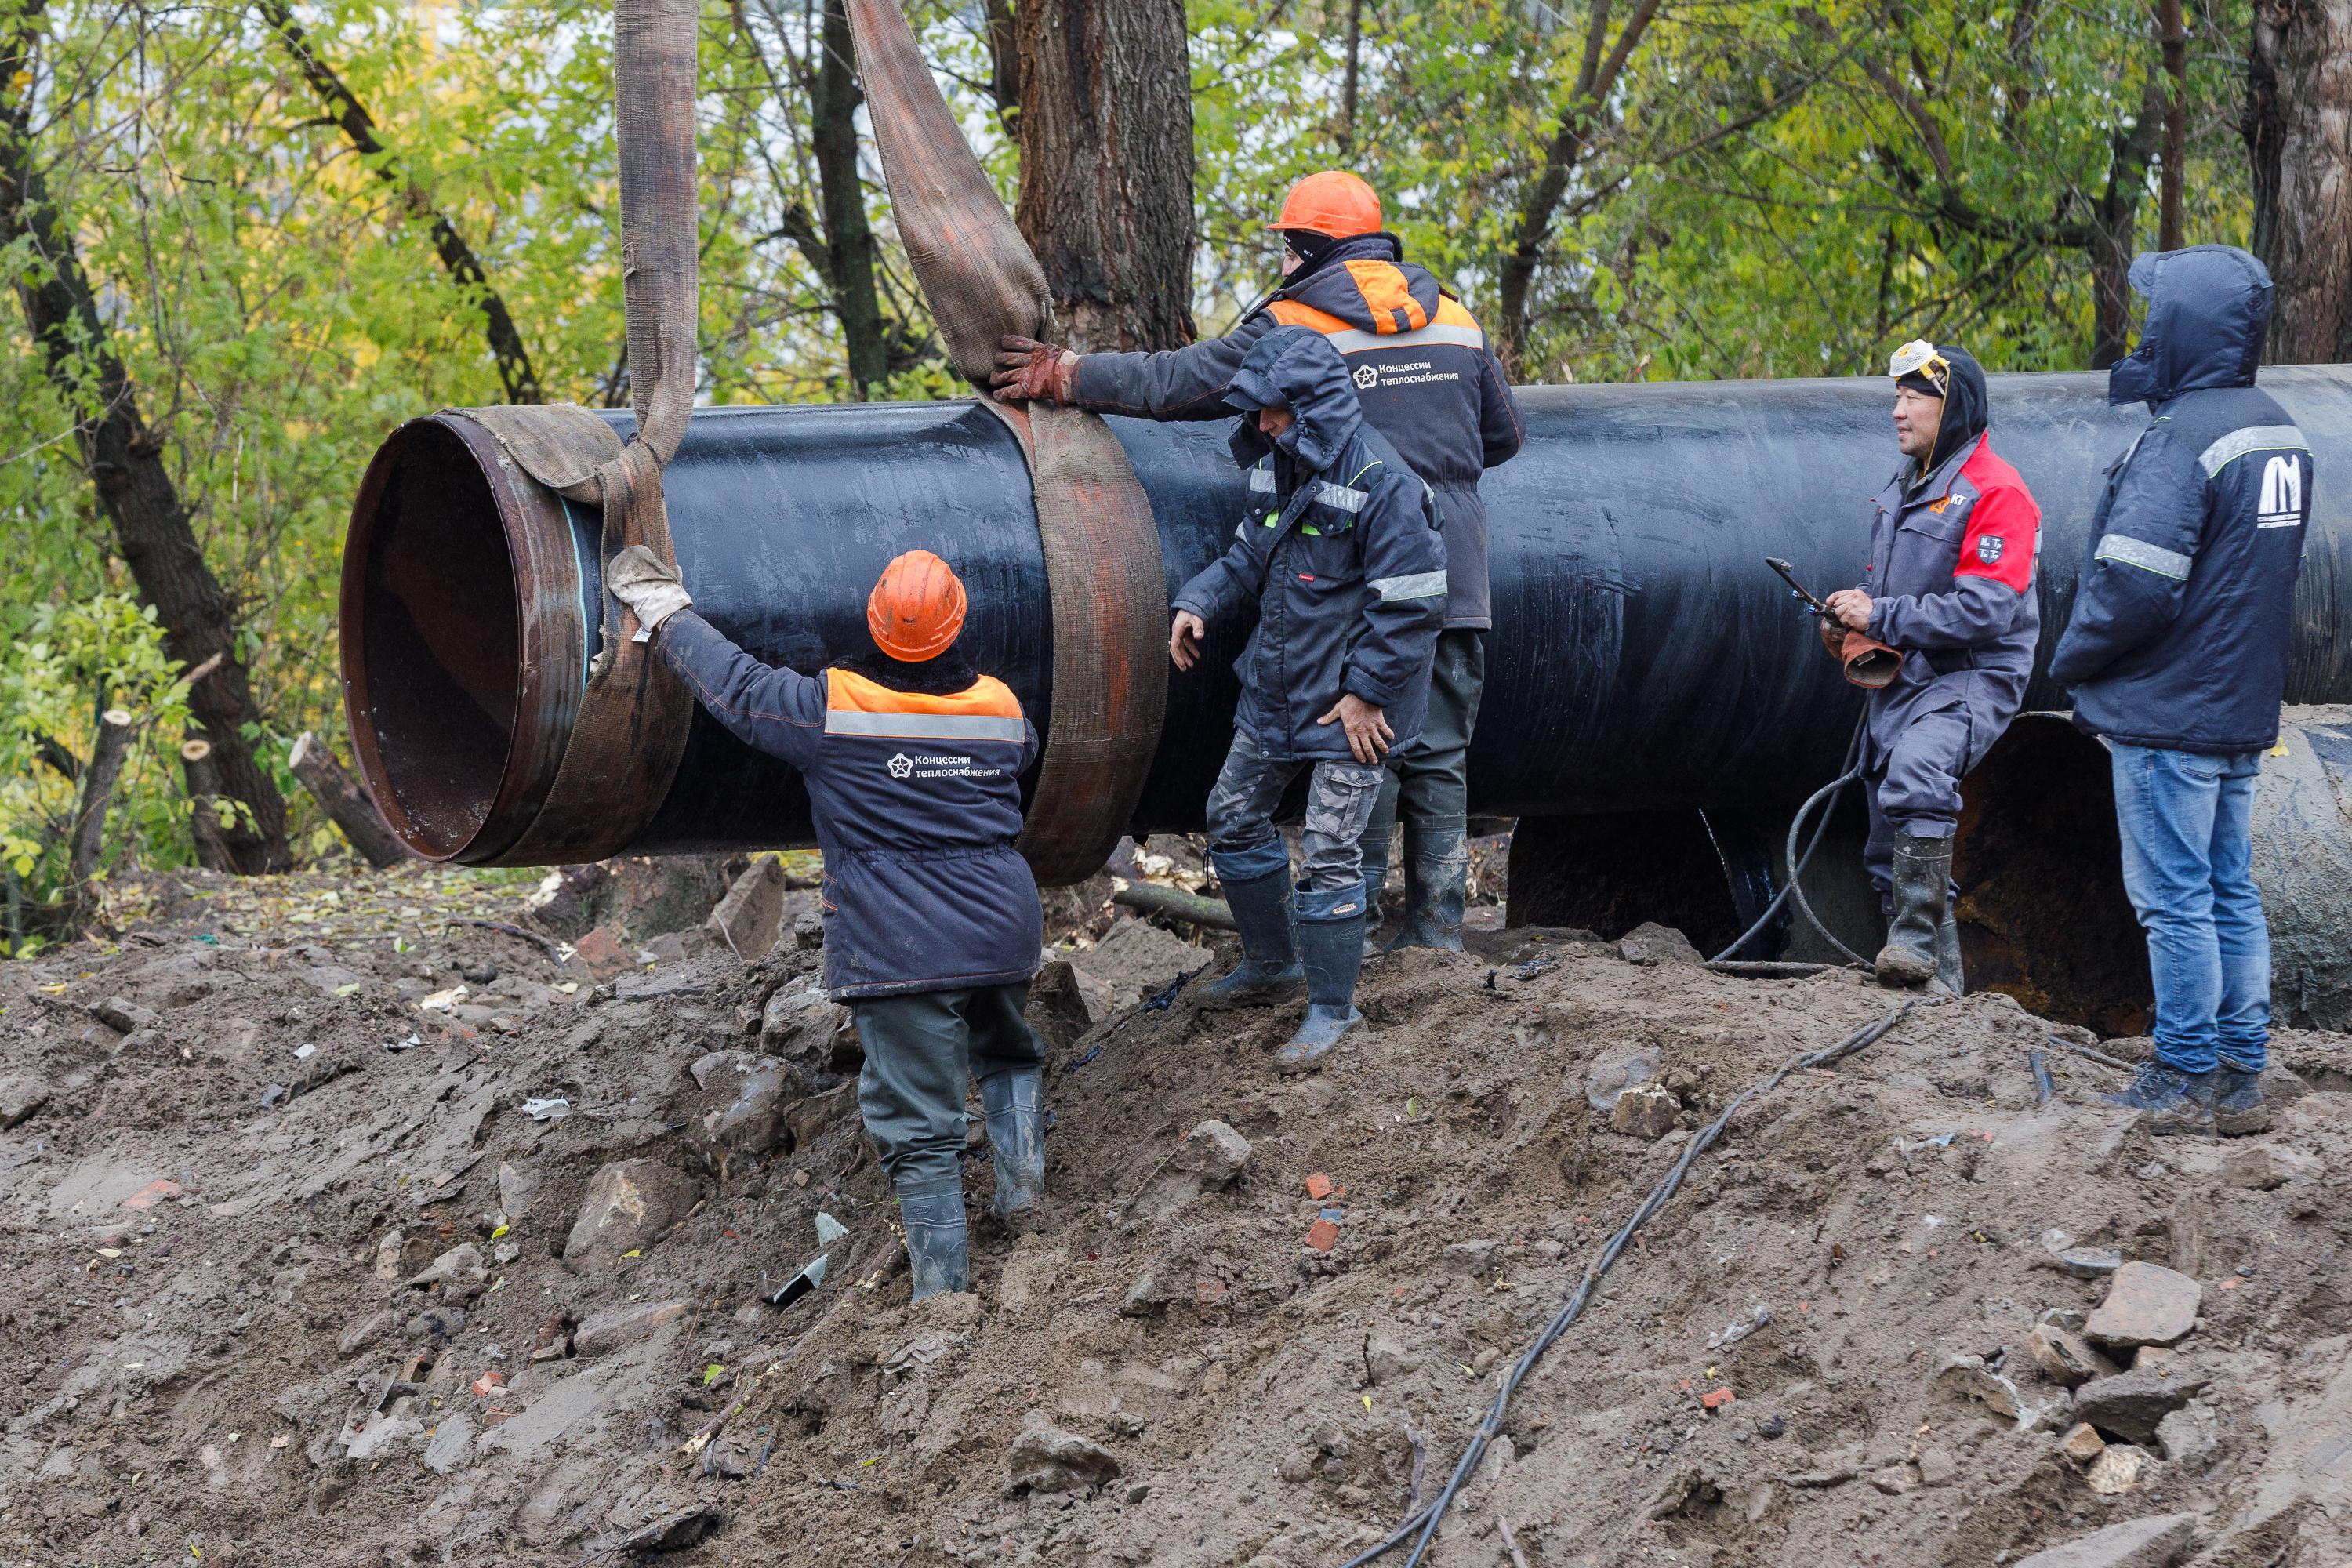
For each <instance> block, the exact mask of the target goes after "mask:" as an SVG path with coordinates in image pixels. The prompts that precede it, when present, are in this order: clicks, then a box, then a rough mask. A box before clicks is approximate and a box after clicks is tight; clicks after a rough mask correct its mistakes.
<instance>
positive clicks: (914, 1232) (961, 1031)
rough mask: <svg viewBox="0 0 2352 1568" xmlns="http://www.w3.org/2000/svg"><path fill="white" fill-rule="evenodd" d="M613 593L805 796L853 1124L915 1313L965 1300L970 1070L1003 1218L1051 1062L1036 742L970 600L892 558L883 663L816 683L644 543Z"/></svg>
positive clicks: (932, 565) (1022, 1172) (1019, 1203)
mask: <svg viewBox="0 0 2352 1568" xmlns="http://www.w3.org/2000/svg"><path fill="white" fill-rule="evenodd" d="M604 581H605V584H606V585H607V586H608V587H610V588H611V589H612V591H613V595H614V597H615V598H618V599H620V600H621V601H622V602H624V603H625V604H626V605H628V606H629V608H630V609H631V610H632V611H633V612H634V613H635V616H636V617H637V620H638V622H639V623H640V624H641V625H642V626H645V627H646V631H648V632H650V633H652V634H653V635H654V636H655V637H657V638H658V639H659V647H660V650H661V654H662V657H663V658H665V659H667V661H668V663H669V666H670V668H672V669H675V670H676V671H677V673H678V675H679V676H680V678H682V679H684V680H685V682H686V684H687V686H688V689H691V690H692V691H693V692H694V694H695V696H696V698H697V699H698V700H699V701H700V702H701V703H702V706H703V707H704V708H705V709H706V710H709V713H710V716H711V717H712V718H714V719H716V720H718V721H719V722H720V723H721V724H723V725H725V726H726V727H727V728H728V729H729V730H730V731H732V732H733V733H734V734H735V736H736V737H737V738H738V739H740V740H741V741H742V742H744V743H745V744H747V745H750V746H751V747H753V748H755V749H757V750H759V751H761V752H767V753H768V754H769V755H770V756H772V757H778V758H781V759H782V760H783V761H784V762H787V763H791V764H792V765H793V767H795V768H798V769H799V770H800V771H801V775H802V777H803V779H804V780H805V781H806V782H807V784H808V792H809V804H810V807H811V811H812V815H813V816H814V818H815V823H816V837H817V843H818V845H819V847H821V848H822V849H823V850H824V905H823V908H824V984H825V990H826V992H827V994H830V995H831V996H832V997H833V999H834V1000H835V1001H836V1002H845V1003H847V1004H848V1005H849V1009H850V1015H851V1016H852V1018H853V1019H854V1020H855V1022H856V1029H857V1038H858V1043H859V1044H860V1045H862V1046H864V1047H865V1048H866V1066H865V1069H864V1070H863V1072H861V1073H860V1075H859V1078H858V1086H857V1108H858V1110H860V1111H861V1112H862V1113H863V1114H864V1116H865V1119H866V1131H867V1133H868V1134H870V1135H871V1136H872V1137H873V1139H874V1142H875V1144H876V1145H877V1148H878V1149H879V1151H880V1153H881V1158H882V1164H883V1168H884V1169H886V1170H887V1171H888V1172H889V1173H890V1179H891V1182H892V1184H894V1185H895V1186H896V1187H897V1189H898V1211H899V1215H900V1218H901V1219H902V1220H903V1221H904V1223H905V1225H906V1227H907V1257H908V1262H909V1263H910V1264H911V1265H912V1272H913V1275H914V1296H915V1299H916V1300H922V1299H923V1298H924V1297H926V1296H930V1295H935V1294H937V1293H939V1292H940V1291H942V1290H962V1289H967V1288H968V1286H969V1284H970V1277H971V1274H970V1266H969V1261H968V1249H967V1247H966V1241H965V1231H964V1214H963V1175H962V1168H961V1153H962V1151H963V1146H964V1078H965V1074H966V1072H967V1070H969V1071H970V1073H971V1075H972V1076H973V1077H976V1078H978V1079H979V1080H980V1093H981V1103H982V1106H983V1108H984V1109H985V1110H986V1113H987V1123H988V1141H989V1144H990V1146H991V1148H992V1151H993V1153H994V1163H995V1166H996V1195H995V1199H994V1202H993V1204H992V1210H993V1212H994V1213H995V1214H996V1215H998V1216H999V1217H1000V1218H1002V1219H1004V1220H1006V1221H1008V1222H1010V1221H1012V1220H1013V1219H1014V1218H1015V1216H1017V1215H1023V1214H1025V1213H1028V1212H1030V1211H1033V1210H1034V1208H1035V1207H1036V1205H1037V1201H1038V1197H1039V1194H1041V1193H1042V1192H1043V1191H1044V1188H1045V1123H1044V1117H1045V1110H1044V1105H1043V1099H1042V1095H1043V1089H1044V1085H1045V1068H1044V1062H1045V1047H1044V1046H1043V1045H1042V1044H1041V1043H1040V1042H1039V1040H1038V1038H1037V1036H1036V1034H1035V1033H1034V1031H1033V1030H1032V1029H1031V1028H1030V1027H1029V1025H1028V1023H1027V1021H1026V1020H1025V1018H1024V1016H1023V1014H1024V1009H1025V1007H1026V1005H1027V1003H1028V995H1029V982H1030V980H1031V979H1032V978H1034V976H1035V974H1036V973H1037V967H1038V961H1039V955H1040V951H1041V948H1042V945H1043V943H1042V936H1043V931H1044V923H1045V922H1044V911H1043V910H1042V908H1041V907H1040V905H1039V902H1038V899H1037V883H1036V880H1035V879H1034V878H1033V877H1032V876H1031V875H1030V872H1029V865H1028V862H1027V861H1025V860H1024V859H1023V858H1021V854H1020V852H1019V851H1018V850H1016V849H1015V848H1013V837H1014V836H1015V835H1017V834H1018V833H1019V832H1020V831H1021V789H1020V785H1019V784H1018V782H1017V781H1018V779H1019V778H1020V775H1021V773H1022V770H1024V768H1026V767H1027V766H1028V765H1029V763H1030V762H1031V760H1032V759H1034V757H1035V756H1036V754H1037V731H1035V730H1034V728H1032V727H1031V725H1030V724H1029V722H1028V721H1027V720H1026V719H1024V717H1023V716H1022V712H1021V703H1020V700H1019V699H1017V698H1015V697H1014V696H1013V693H1012V691H1011V690H1010V689H1007V688H1006V687H1005V685H1004V683H1003V681H1001V680H998V679H995V678H994V677H992V676H986V675H982V674H979V673H978V672H976V671H975V670H973V669H972V668H971V666H970V665H969V664H967V663H965V662H964V659H963V658H962V656H961V654H959V653H958V652H957V651H956V649H955V641H956V635H957V634H958V633H959V632H960V631H961V630H962V629H963V619H964V589H963V584H962V583H961V581H959V580H958V579H957V577H956V574H955V573H954V572H953V571H952V570H950V567H949V566H948V563H946V562H944V561H942V560H940V558H939V557H938V556H936V555H934V554H932V553H931V552H929V551H928V550H915V551H909V552H907V553H906V554H904V555H901V556H899V557H898V559H897V560H895V561H893V562H891V563H890V564H889V565H888V567H887V568H886V569H885V570H884V571H883V573H882V577H881V580H880V581H879V582H877V584H875V585H874V592H873V594H872V595H871V596H870V597H869V598H867V600H866V628H867V630H868V631H870V632H871V633H872V634H873V637H874V643H875V647H876V649H877V651H876V652H874V653H872V654H867V655H862V656H856V657H853V658H845V659H843V660H841V661H839V662H838V663H836V664H835V665H834V666H833V667H832V668H827V669H823V670H820V671H818V672H817V673H816V674H815V675H814V676H805V675H801V674H798V673H797V672H795V671H793V670H790V669H777V668H772V667H770V666H768V665H764V664H761V662H760V661H759V660H757V659H755V658H752V657H751V655H749V654H747V653H745V652H744V651H743V650H742V649H741V648H740V647H736V646H735V645H734V644H733V643H732V642H730V641H729V640H728V639H727V638H726V637H724V636H722V635H721V634H720V633H719V631H718V630H717V629H716V628H715V627H713V626H711V625H710V624H709V622H708V621H705V620H704V619H703V618H702V617H701V616H698V615H696V614H695V613H694V611H693V610H692V609H691V608H690V607H689V606H690V605H692V604H693V600H692V599H691V598H690V597H688V594H687V591H686V589H685V588H684V586H683V585H681V584H680V583H679V582H678V577H677V572H676V571H675V570H673V569H671V568H669V567H667V566H665V565H663V564H662V563H661V562H660V561H658V560H657V559H656V557H655V556H654V555H653V554H652V552H649V551H647V550H646V548H645V547H644V546H642V545H633V546H631V547H630V548H629V549H627V550H625V551H623V552H620V554H618V555H616V556H614V559H613V563H612V565H611V567H610V568H609V569H608V570H607V571H606V573H605V577H604Z"/></svg>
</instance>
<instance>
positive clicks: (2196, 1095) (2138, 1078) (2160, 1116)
mask: <svg viewBox="0 0 2352 1568" xmlns="http://www.w3.org/2000/svg"><path fill="white" fill-rule="evenodd" d="M2213 1076H2214V1075H2213V1074H2211V1073H2210V1072H2209V1073H2197V1074H2193V1075H2192V1074H2189V1073H2184V1072H2178V1071H2175V1070H2174V1069H2173V1068H2168V1067H2166V1066H2165V1065H2164V1064H2163V1063H2162V1062H2142V1063H2141V1064H2140V1065H2139V1069H2138V1070H2137V1072H2135V1073H2133V1074H2132V1080H2131V1082H2130V1083H2129V1084H2128V1085H2127V1086H2126V1087H2125V1088H2124V1089H2122V1090H2120V1091H2119V1092H2117V1093H2115V1094H2103V1095H2100V1096H2099V1097H2098V1102H2099V1103H2100V1104H2101V1105H2105V1106H2109V1107H2112V1108H2113V1109H2115V1110H2137V1111H2138V1112H2139V1113H2140V1116H2141V1120H2142V1121H2145V1122H2146V1123H2147V1131H2148V1135H2149V1136H2150V1137H2154V1138H2177V1137H2184V1136H2210V1134H2211V1133H2212V1131H2213Z"/></svg>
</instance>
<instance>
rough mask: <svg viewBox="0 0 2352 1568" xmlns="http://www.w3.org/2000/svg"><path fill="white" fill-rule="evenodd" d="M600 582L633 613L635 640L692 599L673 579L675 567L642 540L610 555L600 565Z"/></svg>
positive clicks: (644, 638) (681, 585)
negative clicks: (604, 565)
mask: <svg viewBox="0 0 2352 1568" xmlns="http://www.w3.org/2000/svg"><path fill="white" fill-rule="evenodd" d="M604 586H605V587H606V588H608V589H610V590H611V591H612V595H613V597H614V598H615V599H618V600H620V601H621V603H623V604H625V605H628V606H629V612H630V614H632V615H634V616H636V617H637V635H636V639H635V640H636V641H638V642H643V641H645V640H646V638H647V637H651V636H652V635H653V632H654V628H655V627H656V626H660V625H661V624H662V623H663V622H664V621H666V620H667V619H669V618H670V617H671V616H674V615H676V614H677V613H678V612H679V611H680V610H683V609H685V608H687V607H688V605H692V604H693V603H694V596H693V595H690V594H688V592H687V591H686V584H683V583H680V582H679V581H678V580H677V567H675V566H665V565H663V564H662V562H661V558H660V557H659V556H657V555H656V554H655V553H654V552H652V551H650V550H648V549H646V547H645V546H644V545H642V544H632V545H630V546H629V547H628V548H627V549H626V550H624V551H622V552H620V553H619V554H618V555H615V556H614V557H613V560H612V563H611V564H609V565H607V566H606V567H605V568H604Z"/></svg>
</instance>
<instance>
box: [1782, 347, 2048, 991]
mask: <svg viewBox="0 0 2352 1568" xmlns="http://www.w3.org/2000/svg"><path fill="white" fill-rule="evenodd" d="M1888 374H1890V375H1892V376H1893V377H1894V378H1895V445H1896V447H1898V448H1899V449H1900V450H1901V451H1902V453H1903V459H1904V460H1903V465H1902V467H1901V468H1897V469H1896V470H1895V477H1894V478H1893V479H1889V480H1888V481H1887V482H1886V488H1885V489H1882V490H1881V491H1879V493H1878V495H1877V498H1876V499H1875V500H1874V501H1873V503H1872V505H1873V506H1874V508H1875V517H1874V521H1873V522H1872V524H1871V531H1870V561H1869V563H1868V564H1867V565H1866V566H1865V567H1864V582H1863V585H1862V586H1861V587H1858V588H1846V589H1842V590H1840V591H1839V592H1837V593H1835V594H1832V595H1830V597H1829V600H1828V604H1829V608H1830V616H1825V617H1824V618H1823V620H1822V637H1823V638H1824V640H1828V639H1830V638H1832V637H1836V636H1838V635H1840V633H1841V632H1842V631H1843V630H1846V629H1850V630H1853V631H1858V632H1861V633H1863V634H1864V636H1866V637H1875V638H1876V639H1878V640H1879V641H1880V642H1883V643H1885V644H1887V645H1888V646H1889V647H1894V648H1895V649H1897V650H1899V651H1900V652H1901V653H1902V655H1903V660H1902V663H1901V665H1900V666H1899V667H1898V668H1897V669H1896V671H1895V679H1894V680H1893V682H1892V683H1890V684H1889V685H1887V686H1885V687H1884V688H1882V689H1878V690H1875V691H1873V692H1872V693H1871V694H1870V695H1869V697H1868V699H1867V700H1866V702H1865V706H1864V728H1863V745H1862V763H1861V766H1862V776H1863V780H1864V784H1865V786H1866V790H1867V793H1868V795H1869V799H1870V837H1869V839H1868V841H1867V844H1866V847H1864V853H1863V859H1864V866H1865V868H1867V869H1868V871H1869V873H1870V879H1871V883H1872V885H1873V886H1874V887H1875V888H1877V889H1878V893H1879V899H1880V901H1881V905H1882V907H1883V908H1884V910H1885V913H1886V915H1887V927H1886V944H1885V946H1884V947H1882V948H1881V949H1879V952H1878V958H1877V963H1876V965H1875V967H1876V969H1877V971H1878V978H1879V980H1880V982H1881V983H1882V984H1888V985H1924V984H1928V983H1929V982H1931V981H1932V982H1935V983H1937V984H1941V985H1942V986H1943V987H1944V988H1945V989H1946V990H1948V991H1949V992H1951V993H1952V994H1954V995H1958V994H1959V993H1960V992H1961V991H1962V990H1963V989H1965V985H1964V976H1963V974H1962V973H1961V965H1960V938H1959V926H1958V921H1955V920H1954V918H1953V915H1952V895H1953V889H1952V880H1951V877H1952V841H1953V837H1954V835H1955V834H1956V833H1957V832H1958V823H1959V815H1960V780H1961V779H1962V778H1963V777H1964V776H1965V775H1966V774H1967V773H1968V771H1969V769H1970V768H1972V767H1974V766H1976V764H1977V763H1979V762H1981V761H1982V760H1983V759H1984V755H1985V753H1986V752H1989V751H1990V750H1991V749H1992V744H1993V742H1995V741H1998V740H2000V737H2001V733H2002V731H2005V730H2007V729H2008V728H2009V721H2011V719H2013V718H2015V717H2016V716H2017V710H2018V706H2019V704H2020V703H2021V702H2022V701H2023V700H2024V698H2025V683H2026V679H2027V678H2028V677H2029V676H2031V675H2032V672H2033V650H2034V646H2035V644H2036V643H2037V642H2038V641H2039V640H2040V637H2041V635H2042V609H2041V605H2040V603H2039V601H2037V600H2036V598H2035V597H2034V592H2033V568H2034V561H2035V557H2036V556H2037V555H2038V554H2039V552H2040V551H2041V548H2042V510H2041V508H2040V507H2038V506H2036V505H2035V504H2034V501H2033V496H2032V492H2031V491H2029V490H2028V489H2026V488H2025V481H2024V480H2023V479H2020V478H2019V477H2018V473H2017V470H2016V469H2015V468H2011V467H2010V466H2009V465H2008V464H2007V463H2005V462H2003V461H2001V459H2000V458H1999V457H1998V456H1996V455H1995V454H1994V452H1993V449H1992V437H1991V436H1990V428H1991V424H1992V416H1991V412H1990V406H1989V405H1988V402H1987V398H1986V388H1985V375H1984V371H1983V369H1982V368H1981V367H1980V366H1979V365H1978V363H1977V362H1976V361H1975V359H1973V358H1972V357H1970V356H1969V353H1967V352H1966V351H1964V350H1961V349H1958V348H1955V347H1952V346H1950V345H1948V344H1947V345H1945V346H1944V347H1941V348H1938V347H1937V346H1936V345H1935V344H1933V343H1927V342H1911V343H1906V344H1905V345H1904V346H1903V347H1902V348H1901V349H1899V350H1897V351H1896V352H1895V357H1894V360H1893V362H1892V363H1891V364H1890V365H1889V367H1888ZM1832 651H1834V649H1832Z"/></svg>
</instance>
